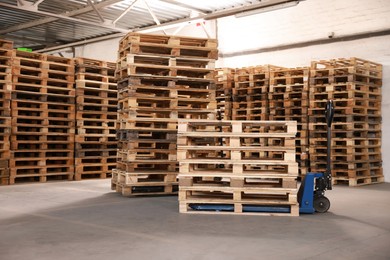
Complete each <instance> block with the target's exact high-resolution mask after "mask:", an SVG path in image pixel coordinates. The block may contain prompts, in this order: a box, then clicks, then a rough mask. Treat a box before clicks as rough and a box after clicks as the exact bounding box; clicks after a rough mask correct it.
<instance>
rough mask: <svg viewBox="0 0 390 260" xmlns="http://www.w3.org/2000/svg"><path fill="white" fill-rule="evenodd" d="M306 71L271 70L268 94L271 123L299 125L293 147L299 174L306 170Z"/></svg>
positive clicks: (307, 150) (307, 146) (299, 69)
mask: <svg viewBox="0 0 390 260" xmlns="http://www.w3.org/2000/svg"><path fill="white" fill-rule="evenodd" d="M309 71H310V69H309V68H308V67H307V68H286V69H275V70H273V71H271V72H270V87H269V94H268V99H269V119H270V120H277V121H279V120H282V121H297V123H298V133H297V138H296V139H295V145H296V149H297V150H296V152H297V153H296V156H297V162H298V163H299V174H300V175H305V174H306V173H307V172H308V169H309V161H308V152H309V131H308V128H309V122H308V120H309V118H308V109H309Z"/></svg>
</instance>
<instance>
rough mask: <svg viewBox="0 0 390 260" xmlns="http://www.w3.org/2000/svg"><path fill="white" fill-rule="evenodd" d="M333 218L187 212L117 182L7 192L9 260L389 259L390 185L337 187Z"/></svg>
mask: <svg viewBox="0 0 390 260" xmlns="http://www.w3.org/2000/svg"><path fill="white" fill-rule="evenodd" d="M327 196H328V197H329V198H330V200H331V202H332V206H331V209H330V212H328V213H325V214H315V215H303V216H302V215H301V216H300V217H264V216H231V215H230V216H226V215H225V216H221V215H191V214H179V213H178V203H177V198H176V197H173V196H170V197H153V198H147V197H141V198H140V197H138V198H125V197H122V196H121V195H120V194H118V193H115V192H112V191H111V190H110V180H90V181H82V182H58V183H48V184H32V185H15V186H5V187H0V259H2V260H8V259H24V260H25V259H56V260H60V259H75V260H76V259H77V260H79V259H94V260H100V259H196V260H199V259H289V260H290V259H372V260H373V259H390V183H385V184H377V185H371V186H364V187H358V188H349V187H343V186H336V187H335V189H334V190H333V191H329V192H328V193H327Z"/></svg>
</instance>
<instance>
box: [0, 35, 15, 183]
mask: <svg viewBox="0 0 390 260" xmlns="http://www.w3.org/2000/svg"><path fill="white" fill-rule="evenodd" d="M12 46H13V43H12V42H10V41H5V40H2V39H0V185H7V184H8V182H9V159H10V134H11V88H12V73H11V62H12Z"/></svg>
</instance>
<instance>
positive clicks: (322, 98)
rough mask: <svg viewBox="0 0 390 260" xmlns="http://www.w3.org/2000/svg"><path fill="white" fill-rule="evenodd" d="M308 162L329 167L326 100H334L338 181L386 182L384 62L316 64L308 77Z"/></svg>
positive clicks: (353, 60)
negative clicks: (382, 148)
mask: <svg viewBox="0 0 390 260" xmlns="http://www.w3.org/2000/svg"><path fill="white" fill-rule="evenodd" d="M310 81H311V82H310V109H309V114H310V117H309V119H310V123H309V128H310V162H311V163H310V166H311V170H312V171H324V169H325V167H326V123H325V117H324V108H325V104H326V100H327V99H332V100H334V103H335V107H336V110H335V117H334V123H333V134H332V167H333V170H332V174H333V180H334V182H335V183H347V184H349V185H350V186H357V185H363V184H370V183H378V182H383V181H384V178H383V172H382V157H381V136H382V134H381V86H382V65H380V64H377V63H374V62H370V61H366V60H362V59H358V58H350V59H336V60H328V61H315V62H312V67H311V79H310Z"/></svg>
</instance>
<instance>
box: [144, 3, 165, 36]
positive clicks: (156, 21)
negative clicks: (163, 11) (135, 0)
mask: <svg viewBox="0 0 390 260" xmlns="http://www.w3.org/2000/svg"><path fill="white" fill-rule="evenodd" d="M143 1H144V3H145V5H146V8H147V9H148V11H149V14H150V15H151V16H152V18H153V21H154V22H155V23H156V24H157V25H161V23H160V20H159V19H158V18H157V16H156V14H155V13H154V12H153V10H152V8H150V6H149V3H148V1H147V0H143ZM162 31H163V32H164V34H167V33H166V32H165V31H164V29H162Z"/></svg>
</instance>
